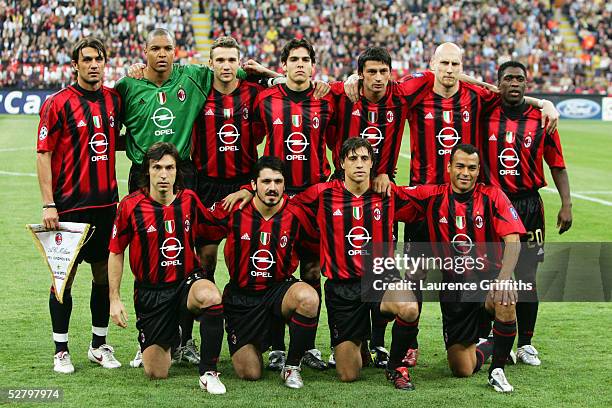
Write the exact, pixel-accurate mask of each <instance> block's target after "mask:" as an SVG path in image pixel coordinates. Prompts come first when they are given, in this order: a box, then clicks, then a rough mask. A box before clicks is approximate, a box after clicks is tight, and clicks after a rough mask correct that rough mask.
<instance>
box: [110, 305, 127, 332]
mask: <svg viewBox="0 0 612 408" xmlns="http://www.w3.org/2000/svg"><path fill="white" fill-rule="evenodd" d="M110 317H111V319H112V320H113V323H115V324H116V325H117V326H119V327H122V328H124V329H125V328H126V327H127V318H128V315H127V311H126V310H125V306H124V305H123V302H122V301H121V300H111V304H110Z"/></svg>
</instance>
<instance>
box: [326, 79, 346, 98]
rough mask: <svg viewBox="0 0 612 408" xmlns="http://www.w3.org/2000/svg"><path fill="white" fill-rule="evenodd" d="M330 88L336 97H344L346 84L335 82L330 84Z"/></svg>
mask: <svg viewBox="0 0 612 408" xmlns="http://www.w3.org/2000/svg"><path fill="white" fill-rule="evenodd" d="M329 87H330V91H329V92H330V93H331V94H332V95H334V96H340V95H344V82H342V81H335V82H331V83H330V84H329Z"/></svg>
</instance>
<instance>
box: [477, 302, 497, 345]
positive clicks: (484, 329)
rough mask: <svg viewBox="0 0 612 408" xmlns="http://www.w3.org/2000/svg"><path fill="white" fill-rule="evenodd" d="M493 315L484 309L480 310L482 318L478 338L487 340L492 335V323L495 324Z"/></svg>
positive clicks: (479, 321) (479, 322) (479, 323)
mask: <svg viewBox="0 0 612 408" xmlns="http://www.w3.org/2000/svg"><path fill="white" fill-rule="evenodd" d="M493 318H494V317H493V315H492V314H491V313H489V312H487V309H485V308H484V307H483V308H482V309H481V310H480V317H479V319H478V337H479V338H481V339H486V338H488V337H489V334H491V322H493Z"/></svg>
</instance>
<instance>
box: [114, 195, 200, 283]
mask: <svg viewBox="0 0 612 408" xmlns="http://www.w3.org/2000/svg"><path fill="white" fill-rule="evenodd" d="M204 211H206V209H205V208H204V207H203V206H202V204H201V203H200V202H199V200H198V197H197V196H196V194H195V193H194V192H193V191H191V190H182V191H179V192H178V193H177V195H176V198H175V199H174V201H173V202H172V204H170V205H167V206H166V205H162V204H160V203H158V202H156V201H154V200H153V199H152V198H151V196H149V195H148V194H147V193H145V192H144V191H143V190H139V191H136V192H134V193H132V194H130V195H129V196H127V197H125V198H124V199H123V200H121V203H120V204H119V209H118V211H117V218H116V219H115V225H114V227H113V234H112V237H111V242H110V246H109V249H110V251H111V252H113V253H117V254H120V253H123V251H125V249H126V248H127V246H128V245H129V247H130V267H131V269H132V273H133V274H134V277H135V280H136V282H138V283H139V284H142V285H145V286H148V285H150V286H157V285H163V284H173V283H176V282H180V281H182V280H183V279H184V278H185V277H186V276H188V275H189V274H190V273H191V272H192V271H193V270H194V269H195V268H197V267H198V266H199V265H200V264H199V262H198V259H197V257H196V253H195V251H194V243H195V237H196V233H197V230H198V228H197V226H198V224H199V222H201V220H202V219H203V212H204Z"/></svg>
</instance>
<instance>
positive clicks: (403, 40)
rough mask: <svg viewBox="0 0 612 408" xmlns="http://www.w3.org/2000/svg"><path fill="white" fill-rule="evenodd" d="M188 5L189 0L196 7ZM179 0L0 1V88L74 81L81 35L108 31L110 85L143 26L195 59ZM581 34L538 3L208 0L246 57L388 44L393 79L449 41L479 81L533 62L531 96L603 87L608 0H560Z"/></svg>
mask: <svg viewBox="0 0 612 408" xmlns="http://www.w3.org/2000/svg"><path fill="white" fill-rule="evenodd" d="M192 3H193V4H192ZM203 3H205V2H202V1H200V2H198V3H197V4H196V3H195V2H191V1H185V0H156V1H142V0H139V1H136V0H129V1H117V0H76V1H58V0H38V1H37V0H30V1H20V2H14V1H13V2H7V1H0V32H1V33H2V42H1V43H0V86H2V87H24V86H27V87H29V88H32V87H34V88H40V87H61V86H64V85H66V84H67V83H68V82H69V81H70V80H71V79H72V77H71V74H72V70H71V68H70V65H69V63H70V55H69V53H68V51H67V50H68V49H69V44H72V43H74V42H75V39H77V38H80V37H82V36H86V35H88V34H95V35H98V36H101V37H102V38H105V39H106V42H107V46H108V48H109V64H107V70H108V72H107V73H106V78H107V81H108V82H110V84H111V85H112V83H114V81H115V80H117V79H118V78H120V77H121V76H123V75H124V74H125V71H126V68H127V66H129V65H130V64H131V63H133V62H135V61H142V55H143V54H142V47H143V44H144V38H143V33H146V32H147V30H150V29H151V28H153V27H154V26H161V27H165V28H168V29H170V30H172V31H175V32H176V33H177V43H178V46H179V50H180V51H179V57H180V59H181V60H182V62H185V61H192V60H193V61H195V58H196V57H197V54H196V51H195V39H194V35H193V29H192V26H191V24H190V21H191V14H192V7H197V6H199V7H200V8H204V7H205V4H203ZM557 3H563V4H562V5H563V7H562V10H563V13H564V14H565V15H566V16H568V17H569V19H570V21H571V23H572V24H573V27H574V29H575V30H576V33H577V36H578V38H579V39H580V41H581V53H580V54H579V55H575V53H574V52H571V50H570V49H569V48H568V47H567V46H566V44H565V43H564V38H563V35H562V34H561V32H560V30H559V22H558V19H557V18H556V17H555V13H554V12H553V9H552V8H550V7H549V1H546V0H535V1H529V0H516V1H513V2H511V3H504V4H501V5H498V3H497V2H495V1H490V0H485V1H478V2H477V1H473V2H472V1H464V2H455V1H450V0H433V1H423V0H401V1H381V0H376V1H368V2H365V1H358V0H351V1H338V0H309V1H300V2H297V1H291V2H286V1H280V0H248V1H235V0H214V1H211V2H210V4H209V6H210V9H211V13H212V18H213V28H212V32H211V37H212V38H216V37H217V36H219V35H231V36H233V37H235V38H236V39H237V40H238V42H239V43H240V44H242V45H243V47H244V55H245V56H246V57H249V58H255V59H257V60H259V61H261V62H262V63H264V64H266V65H268V66H271V67H278V66H279V61H278V55H279V51H280V49H281V48H282V47H283V45H284V44H285V42H286V41H287V40H288V39H290V38H293V37H298V38H300V37H304V38H308V39H309V40H311V41H313V43H314V44H315V49H316V50H317V54H318V55H317V58H318V63H319V64H318V72H317V76H318V77H320V78H322V79H328V78H343V77H346V76H347V75H348V74H349V73H351V72H353V71H354V70H355V68H356V66H355V64H356V60H357V55H359V53H361V52H362V51H363V50H364V49H365V48H366V47H367V46H373V45H380V46H385V47H387V48H388V49H389V50H390V52H391V55H392V56H393V59H394V68H395V72H394V74H395V76H396V77H401V76H403V75H405V74H406V73H408V72H410V71H413V70H421V69H426V68H427V66H428V62H429V60H430V58H431V52H432V50H433V49H434V48H435V46H436V45H437V44H440V43H442V42H444V41H453V42H456V43H458V44H460V45H462V46H463V47H464V49H465V53H466V55H465V59H464V68H465V70H466V71H467V73H468V74H471V75H475V76H478V77H480V78H481V79H484V80H486V81H492V80H493V79H494V78H495V72H496V69H497V67H498V66H499V65H500V64H502V63H503V62H505V61H508V60H510V59H514V60H518V61H521V62H523V63H525V64H527V66H529V67H530V73H531V76H532V78H530V79H531V80H532V81H531V89H530V90H529V91H530V92H533V91H542V92H547V91H550V92H578V93H608V94H609V93H611V91H612V89H608V87H609V84H610V82H611V81H612V72H611V69H610V57H609V55H610V49H611V48H612V41H611V40H610V36H609V30H608V29H607V28H608V24H609V21H610V13H611V9H612V6H611V5H610V4H609V3H608V4H606V2H605V1H601V0H597V1H585V0H579V1H571V2H570V1H567V0H565V2H564V1H560V2H557Z"/></svg>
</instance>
